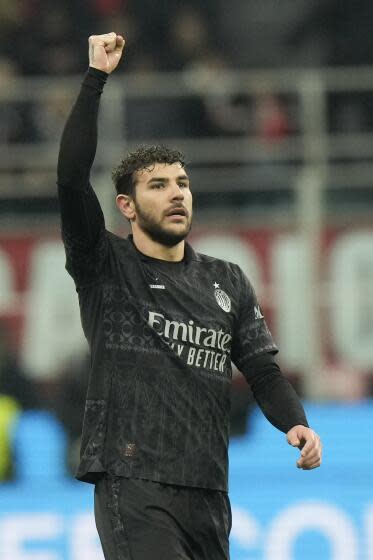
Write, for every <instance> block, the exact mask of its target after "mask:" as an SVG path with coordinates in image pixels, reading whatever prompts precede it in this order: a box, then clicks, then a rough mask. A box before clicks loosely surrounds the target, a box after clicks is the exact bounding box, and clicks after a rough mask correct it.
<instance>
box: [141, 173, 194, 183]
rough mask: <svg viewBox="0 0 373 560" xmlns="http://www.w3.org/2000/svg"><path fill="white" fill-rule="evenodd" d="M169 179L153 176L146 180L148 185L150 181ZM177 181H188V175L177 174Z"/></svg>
mask: <svg viewBox="0 0 373 560" xmlns="http://www.w3.org/2000/svg"><path fill="white" fill-rule="evenodd" d="M169 180H170V178H169V177H153V178H152V179H149V181H148V185H150V183H161V182H163V183H167V182H168V181H169ZM176 180H177V181H181V180H182V181H189V177H188V175H179V176H178V177H176Z"/></svg>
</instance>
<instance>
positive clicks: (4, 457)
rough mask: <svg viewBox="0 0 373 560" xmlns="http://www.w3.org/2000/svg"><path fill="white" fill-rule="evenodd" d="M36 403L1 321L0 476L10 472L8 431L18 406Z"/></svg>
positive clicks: (18, 408)
mask: <svg viewBox="0 0 373 560" xmlns="http://www.w3.org/2000/svg"><path fill="white" fill-rule="evenodd" d="M37 405H38V399H37V396H36V390H35V388H34V386H33V385H32V383H31V381H29V379H27V377H25V375H24V373H23V371H22V370H21V369H20V367H19V365H18V363H17V359H16V356H15V354H14V353H13V351H12V346H11V343H10V337H9V335H8V330H7V328H6V326H5V324H3V323H0V480H7V479H8V478H11V476H12V473H13V468H12V457H11V451H10V449H11V446H10V433H11V427H12V423H13V420H14V419H15V418H16V416H17V413H18V411H19V410H21V409H27V408H34V407H36V406H37Z"/></svg>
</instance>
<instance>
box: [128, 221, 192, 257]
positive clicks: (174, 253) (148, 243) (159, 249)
mask: <svg viewBox="0 0 373 560" xmlns="http://www.w3.org/2000/svg"><path fill="white" fill-rule="evenodd" d="M132 234H133V242H134V244H135V246H136V249H138V250H139V251H140V252H141V253H142V254H143V255H146V256H147V257H152V258H153V259H160V260H162V261H172V262H179V261H182V260H183V258H184V249H185V241H184V240H183V241H180V242H179V243H177V245H174V246H173V247H167V246H166V245H162V244H161V243H158V242H157V241H154V240H153V239H151V238H150V237H149V236H148V235H147V234H146V233H144V232H143V231H142V230H138V229H137V228H136V229H133V231H132Z"/></svg>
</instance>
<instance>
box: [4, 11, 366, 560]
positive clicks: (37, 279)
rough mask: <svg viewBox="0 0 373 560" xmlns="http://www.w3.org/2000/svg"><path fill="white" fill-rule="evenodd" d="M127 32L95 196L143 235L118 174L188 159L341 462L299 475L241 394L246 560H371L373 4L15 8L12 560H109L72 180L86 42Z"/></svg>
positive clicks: (7, 454)
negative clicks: (75, 275)
mask: <svg viewBox="0 0 373 560" xmlns="http://www.w3.org/2000/svg"><path fill="white" fill-rule="evenodd" d="M111 30H115V31H117V32H120V33H122V34H123V35H124V36H125V37H126V39H127V47H126V54H125V58H124V61H123V62H122V63H121V66H120V69H119V70H117V71H116V73H115V75H113V76H112V77H111V79H110V81H109V84H108V85H107V88H106V91H105V95H104V96H103V100H102V107H101V116H100V142H99V149H98V154H97V157H96V163H95V168H94V174H93V175H94V176H93V184H94V185H95V187H96V190H97V192H98V195H99V198H100V200H101V202H102V205H103V207H104V211H105V215H106V220H107V226H108V228H109V229H112V230H114V231H116V232H118V233H123V234H126V233H127V230H126V227H127V226H126V224H124V223H123V221H122V220H121V219H120V216H119V214H117V212H116V211H115V207H114V196H113V194H114V190H113V187H112V185H111V181H110V170H111V168H112V166H113V165H114V164H115V163H116V162H117V161H118V159H119V158H120V157H121V154H122V153H123V152H125V151H126V150H128V149H130V148H131V147H132V146H134V145H137V144H138V143H140V142H146V143H148V142H160V141H161V142H164V143H169V144H172V145H175V146H178V147H179V148H180V149H182V150H183V151H184V152H185V154H186V157H187V160H188V161H189V162H190V167H189V168H190V174H191V177H192V187H193V191H194V196H195V208H196V210H195V222H194V228H193V233H192V242H193V244H194V246H195V247H196V248H197V249H198V250H200V251H202V252H205V253H210V254H214V255H216V256H220V257H222V258H225V259H228V260H231V261H234V262H237V263H238V264H240V265H241V266H242V268H243V269H244V270H245V271H246V272H247V274H248V276H249V277H250V278H251V280H252V282H253V284H254V285H255V287H256V290H257V292H258V295H259V298H260V300H261V303H262V306H263V309H264V311H265V315H266V317H267V319H268V322H269V324H270V327H271V329H272V331H273V333H274V336H275V339H276V341H277V343H278V345H279V347H280V355H279V356H280V358H279V359H280V363H281V365H282V367H283V370H284V372H286V375H287V376H289V378H290V379H291V380H292V382H293V383H294V384H295V386H296V388H297V390H298V392H299V393H300V394H301V396H302V398H304V400H305V404H306V409H307V412H308V414H309V418H310V421H311V424H312V426H313V427H314V428H315V429H316V430H317V431H318V432H319V433H320V435H321V437H322V439H323V441H324V444H325V459H324V464H323V466H322V468H321V469H319V470H318V471H311V472H302V471H298V470H297V469H295V468H294V466H295V461H296V455H297V454H296V452H295V451H294V450H292V449H290V448H288V447H287V445H286V443H285V441H284V436H283V435H282V434H281V433H280V432H278V431H276V430H275V429H274V428H273V427H272V426H270V425H269V424H268V422H267V421H266V420H265V419H264V418H263V417H262V416H261V414H260V413H258V411H257V410H256V408H255V406H254V403H253V402H252V398H251V395H250V392H249V390H248V388H247V386H246V384H245V382H244V381H243V379H242V377H241V376H240V374H239V373H238V372H235V377H234V383H233V388H232V443H231V458H230V461H231V483H230V486H231V500H232V507H233V528H232V536H231V555H232V560H300V559H302V560H308V559H312V560H314V558H316V557H317V558H318V559H319V560H363V559H364V560H371V559H373V490H372V487H373V484H372V482H373V475H372V472H373V471H372V467H373V453H372V452H373V444H372V437H371V430H372V419H373V404H372V400H371V398H372V392H373V227H372V213H373V212H372V211H373V67H372V63H373V3H372V2H371V0H356V1H355V2H347V1H345V0H296V2H295V1H294V0H281V2H279V1H278V0H230V2H228V3H227V2H224V1H223V0H183V1H181V0H162V1H161V0H159V1H155V0H64V1H62V0H50V1H48V0H28V1H27V0H14V1H13V2H7V1H1V2H0V174H1V183H0V479H1V482H2V484H1V485H0V557H1V559H2V560H77V559H79V560H85V559H86V560H99V559H102V555H101V552H100V547H99V545H98V541H97V537H96V533H95V528H94V523H93V518H92V488H91V487H90V486H89V485H84V484H80V483H77V482H76V481H74V480H73V478H72V472H73V470H74V466H75V464H76V461H77V453H78V447H79V433H80V424H81V418H82V408H83V403H84V393H85V387H86V382H87V371H88V370H87V368H88V359H87V349H86V346H85V343H84V340H83V338H82V335H81V331H80V321H79V312H78V305H77V298H76V294H75V292H74V287H73V283H72V281H71V279H70V278H69V277H68V276H67V274H66V273H65V272H64V254H63V248H62V245H61V242H60V238H59V216H58V206H57V201H56V193H55V180H56V157H57V151H58V142H59V138H60V135H61V131H62V127H63V124H64V121H65V119H66V117H67V113H68V111H69V109H70V106H71V104H72V102H73V99H74V97H75V95H76V93H77V89H78V87H79V83H80V81H81V78H82V74H83V73H84V71H85V68H86V66H87V38H88V36H89V35H90V34H99V33H104V32H107V31H111ZM211 560H213V559H211Z"/></svg>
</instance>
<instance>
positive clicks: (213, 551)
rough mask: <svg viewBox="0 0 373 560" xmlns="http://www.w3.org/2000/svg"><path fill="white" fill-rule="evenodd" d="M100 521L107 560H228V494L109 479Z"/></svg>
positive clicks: (103, 483)
mask: <svg viewBox="0 0 373 560" xmlns="http://www.w3.org/2000/svg"><path fill="white" fill-rule="evenodd" d="M95 519H96V526H97V530H98V534H99V536H100V540H101V544H102V548H103V551H104V556H105V560H229V545H228V538H229V532H230V529H231V519H232V518H231V509H230V504H229V498H228V495H227V494H226V493H225V492H219V491H217V490H206V489H203V488H190V487H185V486H174V485H171V484H160V483H158V482H152V481H150V480H141V479H127V478H120V477H111V476H104V477H103V478H102V479H101V480H100V481H99V482H98V483H97V484H96V489H95Z"/></svg>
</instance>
